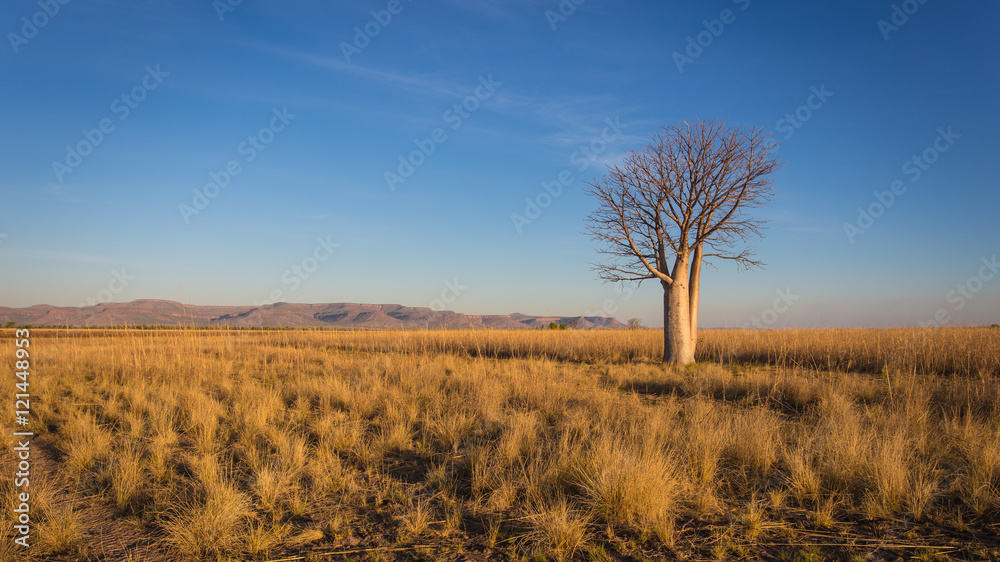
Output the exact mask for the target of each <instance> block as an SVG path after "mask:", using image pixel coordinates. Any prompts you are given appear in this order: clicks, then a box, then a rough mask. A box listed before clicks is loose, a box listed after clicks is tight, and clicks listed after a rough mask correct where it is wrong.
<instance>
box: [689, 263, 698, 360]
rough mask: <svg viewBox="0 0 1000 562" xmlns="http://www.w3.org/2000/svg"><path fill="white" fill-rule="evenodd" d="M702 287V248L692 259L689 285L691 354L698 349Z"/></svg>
mask: <svg viewBox="0 0 1000 562" xmlns="http://www.w3.org/2000/svg"><path fill="white" fill-rule="evenodd" d="M700 287H701V246H698V247H697V248H695V250H694V257H693V258H692V259H691V281H690V282H689V283H688V293H689V296H688V306H689V307H690V310H691V312H690V314H689V315H690V318H691V352H692V353H694V352H695V351H696V350H697V349H698V298H699V296H700V295H699V293H700Z"/></svg>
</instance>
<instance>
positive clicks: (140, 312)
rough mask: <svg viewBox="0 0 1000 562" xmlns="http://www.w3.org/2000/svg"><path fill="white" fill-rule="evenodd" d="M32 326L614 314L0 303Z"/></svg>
mask: <svg viewBox="0 0 1000 562" xmlns="http://www.w3.org/2000/svg"><path fill="white" fill-rule="evenodd" d="M8 322H14V323H15V324H17V325H26V324H30V325H32V326H67V325H68V326H72V327H80V326H234V327H272V328H397V329H415V328H448V329H460V328H495V329H518V328H537V327H539V326H548V325H549V324H550V323H551V322H557V323H560V324H567V325H569V326H575V327H576V328H578V329H599V328H610V329H619V328H624V327H625V326H624V325H623V324H622V323H621V322H619V321H618V320H616V319H614V318H605V317H601V316H587V317H584V316H527V315H524V314H517V313H515V314H507V315H494V316H470V315H466V314H460V313H457V312H451V311H441V312H436V311H434V310H431V309H430V308H423V307H416V308H415V307H409V306H401V305H398V304H359V303H332V304H288V303H277V304H274V305H272V306H266V307H255V306H191V305H183V304H181V303H179V302H174V301H164V300H137V301H132V302H128V303H104V304H98V305H95V306H87V307H71V306H50V305H44V304H40V305H35V306H31V307H28V308H6V307H0V325H4V324H6V323H8Z"/></svg>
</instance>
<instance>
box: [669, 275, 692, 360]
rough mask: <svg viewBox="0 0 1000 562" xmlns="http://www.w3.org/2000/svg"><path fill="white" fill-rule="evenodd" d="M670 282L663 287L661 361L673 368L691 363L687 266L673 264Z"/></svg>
mask: <svg viewBox="0 0 1000 562" xmlns="http://www.w3.org/2000/svg"><path fill="white" fill-rule="evenodd" d="M672 277H673V280H674V282H673V283H662V285H663V362H664V363H673V364H675V365H688V364H690V363H694V346H693V345H692V342H691V316H690V306H689V302H688V298H689V295H688V284H687V278H688V264H687V261H686V260H681V259H678V261H677V262H676V263H675V264H674V275H673V276H672Z"/></svg>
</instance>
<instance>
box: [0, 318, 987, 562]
mask: <svg viewBox="0 0 1000 562" xmlns="http://www.w3.org/2000/svg"><path fill="white" fill-rule="evenodd" d="M916 342H919V345H918V344H917V343H916ZM659 346H660V335H659V334H658V333H656V332H653V331H645V330H635V331H621V332H575V331H562V332H544V331H523V332H487V331H479V332H434V331H422V332H307V331H267V332H252V331H179V330H172V331H133V330H120V331H70V332H66V331H56V330H52V331H35V332H34V333H33V342H32V349H33V352H34V357H35V358H36V359H35V361H36V362H35V365H36V373H35V374H34V375H33V377H34V378H33V379H32V387H31V390H32V393H33V395H34V396H33V401H32V404H33V411H34V414H35V417H34V427H33V429H34V430H35V431H37V432H38V433H40V434H47V435H45V436H44V437H42V438H40V439H37V440H36V441H35V442H34V443H35V444H34V446H35V447H36V453H35V454H36V455H38V458H41V456H42V455H43V454H44V455H47V456H48V457H49V458H50V461H49V462H50V463H54V464H53V466H52V468H51V470H48V471H47V472H46V473H45V474H44V475H41V474H39V475H37V476H36V478H38V479H44V480H43V481H38V480H35V481H33V486H34V485H35V484H34V482H36V481H37V482H39V487H40V488H41V489H40V490H39V492H38V495H37V497H38V500H37V501H38V502H39V504H38V505H37V507H38V509H36V515H37V517H38V519H37V523H38V526H37V528H36V531H37V533H38V534H39V536H40V538H39V541H38V549H36V550H34V551H33V553H34V554H33V555H34V556H35V558H34V559H37V560H42V559H47V557H49V558H51V557H58V556H69V557H71V556H73V555H74V553H79V552H96V551H97V549H98V547H100V545H102V544H107V543H109V542H114V541H115V540H117V537H115V536H113V534H114V533H116V532H118V531H120V529H121V528H120V527H115V526H113V525H112V526H109V525H108V524H107V523H106V521H107V519H108V515H110V516H111V519H115V520H118V521H122V522H125V523H127V525H129V528H130V529H133V530H136V532H137V536H138V538H134V541H136V542H134V544H124V545H123V546H122V548H124V549H126V550H128V551H129V552H133V551H136V552H138V550H137V549H138V548H139V547H140V546H142V547H143V548H146V550H143V551H142V552H143V554H142V555H141V557H142V559H144V560H145V559H148V560H176V559H193V560H223V559H255V560H266V559H269V558H272V559H273V558H280V557H283V556H284V557H288V556H298V555H301V556H304V555H305V554H306V553H307V552H310V551H315V552H317V553H322V552H332V551H337V552H339V551H352V552H354V553H355V554H357V555H359V556H361V555H365V556H372V557H376V558H379V557H381V558H383V559H412V558H418V559H421V558H420V557H422V556H425V555H428V554H427V553H428V552H430V553H437V554H440V555H441V556H444V557H448V556H455V555H456V554H457V553H476V554H475V555H476V556H477V557H480V558H482V557H486V558H496V559H508V558H514V559H520V558H531V557H536V556H537V557H549V558H553V559H571V558H573V559H604V558H605V557H607V558H608V559H617V558H642V557H646V558H650V559H656V558H661V557H669V556H675V555H676V556H686V557H689V558H690V557H693V558H706V557H720V558H737V557H743V556H763V557H776V556H778V555H779V554H781V555H783V553H785V551H783V550H782V548H783V547H781V546H779V545H803V544H806V543H809V542H824V543H825V544H826V543H831V544H832V543H843V544H844V545H848V544H850V543H853V545H854V546H843V547H830V546H828V547H824V548H826V549H827V550H825V551H822V552H825V553H826V554H828V555H830V556H832V557H835V558H841V557H849V556H853V555H859V556H863V555H866V554H872V555H873V556H875V557H876V558H877V557H880V556H887V557H889V556H891V558H893V559H894V558H895V557H896V556H898V555H900V554H908V555H917V554H920V553H922V552H925V551H924V550H922V549H923V548H931V549H932V547H935V546H940V545H941V544H945V543H946V544H950V545H952V547H953V549H952V552H953V553H959V554H960V555H962V556H966V557H971V558H975V557H977V556H978V557H986V558H989V557H992V556H996V555H998V554H1000V550H996V549H997V548H1000V544H998V543H1000V541H997V539H996V536H997V527H996V524H995V523H994V522H995V521H996V518H997V517H1000V447H998V446H997V443H998V442H1000V411H998V408H1000V385H998V384H997V383H998V382H1000V377H998V370H997V361H998V358H997V352H998V350H1000V331H998V330H991V329H985V328H984V329H942V330H927V331H923V330H885V331H851V330H820V331H805V330H799V331H787V332H747V331H705V332H703V335H702V340H701V343H700V344H699V349H700V351H699V356H700V358H701V359H702V360H703V362H702V363H699V364H698V365H695V366H692V367H690V368H687V369H676V368H672V367H666V366H663V365H660V364H658V363H657V362H656V360H655V359H656V357H657V356H658V355H659ZM11 385H12V382H11V381H4V382H3V383H2V385H0V390H4V391H7V392H8V394H13V387H12V386H11ZM36 405H37V406H36ZM12 446H13V444H12V442H10V440H4V441H3V442H2V447H3V449H4V458H5V459H11V458H12V455H11V447H12ZM12 474H13V471H12V470H9V467H8V466H5V467H4V472H3V473H2V474H0V490H2V491H3V494H2V496H3V501H4V502H5V503H9V500H10V493H12V492H11V486H10V479H11V476H12ZM42 482H48V483H49V484H48V488H47V491H45V484H43V483H42ZM56 482H58V485H56V484H55V483H56ZM43 504H44V505H43ZM70 505H72V506H73V509H72V510H70V509H69V508H68V506H70ZM95 514H98V515H99V514H103V515H104V516H103V517H98V516H95ZM94 521H98V522H99V521H105V523H93V522H94ZM0 524H2V525H3V526H4V528H6V529H9V528H10V524H11V519H10V516H9V514H8V513H7V512H6V511H4V512H3V515H2V516H0ZM123 524H124V523H123ZM95 525H96V526H95ZM876 528H877V529H879V530H878V533H877V535H878V536H879V537H881V540H882V542H883V544H885V543H887V542H888V543H892V544H896V545H897V547H894V548H895V550H893V548H886V547H885V546H882V547H877V545H876V544H875V543H869V542H868V540H867V539H868V535H866V534H865V533H872V535H871V536H872V537H874V536H875V531H873V530H872V529H876ZM811 533H812V534H811ZM815 533H826V535H822V536H823V537H826V538H824V539H823V540H822V541H820V540H818V539H817V537H819V536H820V535H817V534H815ZM838 533H839V536H841V537H842V540H837V541H835V540H833V539H831V538H830V536H834V535H837V534H838ZM908 533H909V534H908ZM42 535H44V536H42ZM828 535H829V536H828ZM887 537H888V539H891V540H887V539H886V538H887ZM922 537H931V538H929V539H926V540H925V539H923V538H922ZM143 541H145V542H143ZM991 541H992V542H991ZM147 543H152V544H153V546H151V547H150V546H149V544H147ZM794 548H795V549H797V550H795V552H798V551H799V550H802V549H803V548H804V547H802V548H799V547H797V546H796V547H794ZM364 549H369V550H367V551H364V552H362V551H363V550H364ZM6 552H8V549H7V548H6V547H2V548H0V553H6ZM810 552H812V551H810ZM822 552H821V553H822ZM927 552H933V549H932V550H929V551H927ZM60 553H62V554H60ZM135 556H138V555H135ZM435 556H436V555H435ZM432 558H433V556H432ZM67 559H69V558H67Z"/></svg>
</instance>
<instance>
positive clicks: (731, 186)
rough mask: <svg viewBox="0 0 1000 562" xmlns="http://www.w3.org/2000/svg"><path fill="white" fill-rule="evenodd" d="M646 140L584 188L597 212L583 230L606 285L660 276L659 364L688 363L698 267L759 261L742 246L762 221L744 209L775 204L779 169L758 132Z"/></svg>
mask: <svg viewBox="0 0 1000 562" xmlns="http://www.w3.org/2000/svg"><path fill="white" fill-rule="evenodd" d="M651 141H652V142H651V143H650V144H648V145H646V146H645V147H643V148H642V149H640V150H632V151H629V152H628V153H627V154H626V155H625V157H624V159H623V161H622V163H621V164H619V165H615V166H609V167H608V173H607V174H606V175H605V176H604V177H603V178H601V179H599V180H595V181H594V182H592V183H590V189H588V193H589V194H590V195H592V196H594V197H596V198H597V200H598V203H599V207H598V209H597V210H596V211H594V212H593V213H591V214H590V216H589V217H588V219H587V231H588V232H589V233H590V234H591V235H592V236H593V238H594V240H596V241H598V242H599V243H600V244H601V250H600V251H601V253H603V254H605V255H606V256H608V259H607V260H606V261H605V262H604V263H602V264H595V268H594V269H595V270H597V271H598V272H599V275H600V278H601V279H603V280H605V281H638V282H639V283H640V284H641V283H642V281H645V280H647V279H658V280H659V281H660V285H662V287H663V361H664V362H670V363H677V364H682V365H686V364H688V363H692V362H694V350H695V346H696V345H697V342H698V301H699V284H700V281H701V269H702V264H703V262H704V261H705V260H710V259H712V258H718V259H726V260H734V261H735V262H736V263H737V265H738V266H739V267H742V268H744V269H749V268H752V267H755V266H759V265H761V264H760V262H758V261H756V260H754V259H753V252H752V250H751V249H750V248H749V247H748V246H745V245H744V244H745V243H746V242H748V241H749V240H750V239H752V238H757V237H759V236H760V230H761V228H762V227H763V224H764V221H762V220H758V219H755V218H753V217H752V216H750V215H749V214H747V210H748V209H753V208H756V207H759V206H761V205H762V204H764V203H765V202H767V201H769V200H770V199H771V196H772V194H773V191H772V188H771V183H772V179H771V174H772V173H773V172H774V171H775V170H776V169H777V168H778V167H780V166H781V162H780V161H779V159H778V158H777V156H776V155H775V151H776V146H777V144H776V143H775V142H774V141H773V140H772V138H771V136H770V135H769V134H767V133H765V132H764V131H763V130H762V129H758V128H747V127H743V126H738V127H729V126H727V125H726V124H725V122H722V121H715V120H697V121H693V122H690V123H687V122H685V123H677V124H674V125H670V126H668V127H665V128H664V129H663V130H662V131H660V132H658V133H656V134H654V135H652V137H651Z"/></svg>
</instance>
